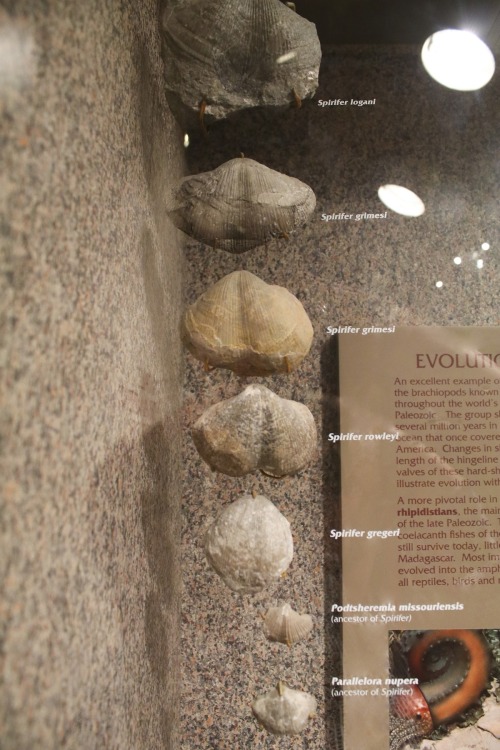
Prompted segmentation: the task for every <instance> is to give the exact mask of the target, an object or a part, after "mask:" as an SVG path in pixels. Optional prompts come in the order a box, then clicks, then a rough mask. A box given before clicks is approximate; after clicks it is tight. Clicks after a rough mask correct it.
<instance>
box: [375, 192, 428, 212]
mask: <svg viewBox="0 0 500 750" xmlns="http://www.w3.org/2000/svg"><path fill="white" fill-rule="evenodd" d="M378 197H379V198H380V200H381V201H382V203H383V204H384V206H387V208H390V209H391V211H395V212H396V213H397V214H402V215H403V216H422V214H423V213H424V211H425V206H424V203H423V201H422V200H420V198H419V197H418V195H416V193H414V192H413V191H412V190H408V188H405V187H402V186H401V185H381V186H380V187H379V189H378Z"/></svg>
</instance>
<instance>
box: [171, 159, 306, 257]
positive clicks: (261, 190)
mask: <svg viewBox="0 0 500 750" xmlns="http://www.w3.org/2000/svg"><path fill="white" fill-rule="evenodd" d="M169 202H170V204H171V205H170V207H169V208H170V210H169V216H170V218H171V219H172V221H173V223H174V224H175V226H176V227H178V229H181V230H182V231H183V232H185V233H186V234H188V235H189V236H190V237H194V238H195V239H197V240H200V241H201V242H204V243H205V244H207V245H214V246H215V247H217V248H220V249H222V250H227V251H228V252H231V253H242V252H244V251H245V250H250V249H251V248H253V247H257V245H262V244H264V243H265V242H267V241H268V240H271V239H272V238H273V237H282V236H285V237H286V236H288V235H289V234H290V233H291V232H293V231H294V230H295V229H297V228H298V227H301V226H303V225H304V224H305V223H306V221H307V220H308V218H309V217H310V215H311V214H312V212H313V211H314V208H315V206H316V196H315V195H314V192H313V191H312V189H311V188H310V187H309V186H308V185H306V184H305V183H303V182H301V181H300V180H297V179H296V178H295V177H289V176H288V175H285V174H281V172H276V171H275V170H274V169H269V167H266V166H264V164H259V162H257V161H254V160H253V159H246V158H238V159H231V160H230V161H228V162H225V163H224V164H221V165H220V167H217V169H214V170H212V171H211V172H202V173H201V174H196V175H191V176H189V177H184V178H183V179H182V180H180V182H179V183H178V184H177V186H176V187H175V188H174V190H173V192H172V197H171V199H170V201H169Z"/></svg>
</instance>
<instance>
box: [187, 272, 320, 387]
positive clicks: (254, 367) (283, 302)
mask: <svg viewBox="0 0 500 750" xmlns="http://www.w3.org/2000/svg"><path fill="white" fill-rule="evenodd" d="M313 334H314V332H313V328H312V325H311V321H310V320H309V318H308V316H307V313H306V311H305V310H304V308H303V307H302V304H301V303H300V302H299V300H298V299H297V298H296V297H294V295H293V294H291V293H290V292H289V291H288V290H287V289H285V288H284V287H282V286H276V285H272V284H266V282H265V281H262V280H261V279H259V278H258V276H254V274H252V273H250V272H249V271H234V272H233V273H230V274H228V275H227V276H224V278H222V279H221V280H220V281H218V282H217V283H216V284H214V285H213V286H212V287H210V288H209V289H208V290H207V291H206V292H204V294H202V295H201V297H199V298H198V299H197V300H196V302H195V303H194V304H192V305H191V306H190V307H189V308H188V309H187V311H186V314H185V316H184V320H183V340H184V343H185V345H186V346H187V348H188V349H189V351H190V352H191V354H193V355H194V356H195V357H197V359H200V360H201V361H202V362H204V363H205V365H211V366H212V367H226V368H228V369H229V370H233V371H234V372H236V373H237V374H238V375H270V374H272V373H275V372H290V371H291V370H293V369H295V368H296V367H298V365H299V364H300V362H301V361H302V360H303V358H304V357H305V356H306V354H307V353H308V351H309V349H310V347H311V343H312V339H313Z"/></svg>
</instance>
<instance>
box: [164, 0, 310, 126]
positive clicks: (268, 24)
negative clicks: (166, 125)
mask: <svg viewBox="0 0 500 750" xmlns="http://www.w3.org/2000/svg"><path fill="white" fill-rule="evenodd" d="M162 25H163V34H162V36H163V45H164V55H163V56H164V63H165V82H166V88H167V93H168V95H169V101H170V104H171V106H172V109H173V111H174V112H175V114H176V116H177V117H178V118H179V119H180V120H181V122H185V123H186V124H188V125H189V124H192V125H194V124H195V122H196V120H197V118H198V113H199V107H200V103H201V102H202V101H203V102H205V103H206V109H205V116H206V117H207V118H208V119H211V120H219V119H221V118H224V117H227V116H228V115H229V114H231V113H232V112H235V111H237V110H240V109H247V108H249V107H256V106H283V105H286V104H289V103H293V102H294V101H295V95H296V96H297V97H299V98H300V99H305V98H307V97H311V96H312V95H313V94H314V92H315V90H316V88H317V85H318V71H319V65H320V62H321V47H320V43H319V39H318V35H317V33H316V27H315V26H314V24H312V23H311V22H310V21H307V20H306V19H305V18H302V17H301V16H299V15H298V14H297V13H294V12H293V11H291V10H290V9H289V8H287V7H286V6H285V5H284V4H283V3H281V2H280V1H279V0H177V2H175V3H168V7H167V9H166V11H165V13H164V15H163V24H162ZM294 92H295V93H294Z"/></svg>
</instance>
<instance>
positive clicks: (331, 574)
mask: <svg viewBox="0 0 500 750" xmlns="http://www.w3.org/2000/svg"><path fill="white" fill-rule="evenodd" d="M321 392H322V397H323V399H322V403H323V408H322V411H323V444H322V453H323V524H324V529H323V538H324V540H325V542H324V550H323V559H324V571H325V578H324V581H325V584H324V601H325V675H324V684H325V705H326V707H327V708H326V720H325V724H326V726H325V733H326V747H329V748H332V750H343V747H344V743H343V726H342V702H341V701H340V700H339V699H338V698H336V699H333V698H332V696H331V689H332V688H331V682H332V677H333V676H334V675H342V631H341V626H340V625H333V624H332V623H331V611H330V610H331V606H332V604H333V603H339V604H340V603H341V602H342V557H341V546H340V543H339V542H333V541H332V540H331V539H330V530H331V529H341V528H342V507H341V473H340V445H339V443H335V444H334V445H332V443H329V442H328V433H329V432H336V433H338V432H340V405H339V351H338V339H337V338H330V339H329V340H328V341H327V342H326V343H325V344H324V346H323V347H322V350H321Z"/></svg>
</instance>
